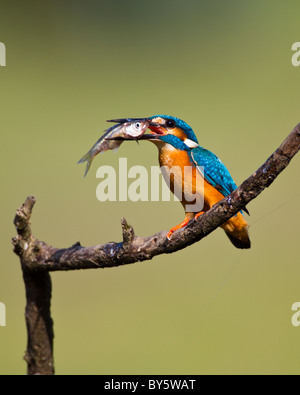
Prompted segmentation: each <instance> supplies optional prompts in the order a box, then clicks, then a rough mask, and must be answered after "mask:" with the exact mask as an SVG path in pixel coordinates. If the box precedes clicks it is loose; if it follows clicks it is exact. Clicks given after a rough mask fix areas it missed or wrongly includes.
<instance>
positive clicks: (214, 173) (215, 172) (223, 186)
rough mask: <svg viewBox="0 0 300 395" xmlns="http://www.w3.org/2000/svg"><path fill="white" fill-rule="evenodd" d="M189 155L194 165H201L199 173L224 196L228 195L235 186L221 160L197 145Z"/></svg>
mask: <svg viewBox="0 0 300 395" xmlns="http://www.w3.org/2000/svg"><path fill="white" fill-rule="evenodd" d="M191 157H192V160H193V162H194V164H195V165H196V166H200V167H203V170H204V171H203V172H202V170H201V169H199V170H200V171H201V174H202V175H203V177H204V178H205V180H206V181H208V182H209V183H210V184H211V185H212V186H213V187H214V188H216V189H217V190H218V191H219V192H221V193H222V195H224V196H228V195H230V194H231V192H233V191H234V190H235V189H236V188H237V186H236V184H235V182H234V181H233V179H232V177H231V175H230V173H229V171H228V170H227V169H226V167H225V165H224V164H223V163H222V162H221V160H220V159H219V158H218V157H217V156H216V155H215V154H213V153H212V152H210V151H208V150H206V149H204V148H202V147H197V148H194V149H193V150H192V151H191Z"/></svg>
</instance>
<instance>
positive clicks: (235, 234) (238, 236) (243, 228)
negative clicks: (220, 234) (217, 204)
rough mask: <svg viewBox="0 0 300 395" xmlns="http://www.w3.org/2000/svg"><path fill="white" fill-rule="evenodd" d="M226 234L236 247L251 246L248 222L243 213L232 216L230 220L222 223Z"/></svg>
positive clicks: (244, 247) (245, 247) (246, 247)
mask: <svg viewBox="0 0 300 395" xmlns="http://www.w3.org/2000/svg"><path fill="white" fill-rule="evenodd" d="M222 228H223V229H224V231H225V233H226V235H227V236H228V238H229V240H230V241H231V243H232V244H233V245H234V246H235V247H236V248H241V249H248V248H251V241H250V237H249V232H248V228H249V226H248V224H247V222H246V221H245V219H244V216H243V215H242V214H241V213H238V214H237V215H236V216H234V217H232V218H230V220H229V221H227V222H225V224H224V225H222Z"/></svg>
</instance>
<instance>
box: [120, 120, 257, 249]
mask: <svg viewBox="0 0 300 395" xmlns="http://www.w3.org/2000/svg"><path fill="white" fill-rule="evenodd" d="M133 120H135V121H147V122H149V130H150V134H145V135H143V136H142V137H141V139H143V140H148V141H150V142H152V143H154V144H155V145H156V146H157V148H158V152H159V163H160V167H161V169H162V172H163V175H164V178H165V179H166V180H167V183H168V186H169V188H170V190H171V191H172V193H173V194H175V196H177V197H178V199H179V200H180V202H181V204H182V206H183V208H184V210H185V218H184V221H183V222H182V223H180V224H179V225H177V226H174V227H173V228H172V229H171V230H170V231H169V232H168V234H167V238H168V239H170V238H171V237H172V234H173V233H174V232H176V231H177V230H179V229H181V228H184V227H185V226H186V225H187V224H188V223H189V222H190V221H191V220H197V218H199V216H200V215H202V214H203V213H205V212H206V211H208V210H210V209H211V208H212V207H213V206H214V205H215V204H216V203H218V202H219V201H220V200H222V199H223V198H224V197H226V196H228V195H230V194H231V192H233V191H234V190H235V189H236V188H237V186H236V184H235V182H234V181H233V178H232V177H231V175H230V173H229V171H228V170H227V168H226V167H225V165H224V164H223V163H222V162H221V160H220V159H219V158H218V157H217V156H216V155H215V154H214V153H212V152H211V151H209V150H207V149H205V148H203V147H201V146H200V145H199V142H198V140H197V137H196V135H195V133H194V131H193V129H192V128H191V127H190V126H189V125H188V124H187V123H186V122H184V121H183V120H181V119H179V118H176V117H173V116H169V115H154V116H151V117H149V118H128V119H118V120H112V122H121V123H125V122H130V121H133ZM186 169H189V171H186ZM183 191H184V193H182V192H183ZM192 201H194V204H191V202H192ZM195 202H196V203H195ZM243 211H245V212H246V213H247V214H249V213H248V211H247V209H246V208H244V210H243ZM221 228H222V229H223V230H224V231H225V233H226V235H227V236H228V238H229V239H230V241H231V242H232V244H233V245H234V246H235V247H237V248H241V249H249V248H250V247H251V241H250V238H249V233H248V228H249V226H248V223H247V222H246V220H245V218H244V214H243V212H239V213H238V214H236V215H235V216H233V217H232V218H231V219H229V220H228V221H227V222H225V223H224V224H223V225H222V226H221Z"/></svg>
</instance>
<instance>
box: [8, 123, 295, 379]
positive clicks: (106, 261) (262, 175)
mask: <svg viewBox="0 0 300 395" xmlns="http://www.w3.org/2000/svg"><path fill="white" fill-rule="evenodd" d="M299 148H300V124H298V125H297V126H296V127H295V129H294V130H293V131H292V133H291V134H290V135H289V136H288V137H287V139H286V140H285V141H284V142H283V143H282V144H281V146H280V147H279V148H278V149H277V150H276V151H275V152H274V153H273V154H272V155H271V156H270V158H269V159H268V160H267V161H266V162H265V163H264V164H263V165H262V166H261V167H260V168H259V169H258V170H257V171H256V172H255V173H254V174H252V175H251V176H250V177H249V178H248V179H247V180H246V181H244V182H243V184H242V185H241V186H240V187H239V188H237V189H236V190H235V191H234V192H233V193H232V194H231V195H229V196H227V197H226V198H224V199H223V200H221V201H220V202H219V203H217V204H216V205H214V206H213V207H212V209H211V210H209V211H208V212H206V213H205V214H203V215H201V216H200V218H199V219H198V220H196V221H195V220H194V221H191V222H190V223H189V224H188V225H187V226H186V227H185V228H184V229H182V230H180V231H177V232H176V233H174V234H173V235H172V238H171V240H170V241H169V240H168V239H167V238H166V235H167V232H159V233H157V234H155V235H153V236H150V237H146V238H143V237H138V236H135V233H134V230H133V228H132V227H131V226H130V225H128V223H127V222H126V220H125V219H124V218H122V232H123V241H122V242H120V243H108V244H104V245H98V246H94V247H82V246H81V245H80V243H79V242H77V243H76V244H74V245H73V246H72V247H70V248H66V249H59V248H54V247H51V246H49V245H48V244H46V243H44V242H42V241H39V240H37V239H36V238H35V237H34V236H33V235H32V232H31V227H30V217H31V214H32V210H33V207H34V205H35V202H36V199H35V198H34V197H33V196H30V197H28V198H27V200H26V202H25V203H24V204H23V205H22V206H21V207H20V208H19V209H18V210H17V214H16V217H15V220H14V224H15V227H16V230H17V236H16V237H15V238H14V239H13V241H12V242H13V246H14V252H15V253H16V254H17V255H18V256H19V257H20V261H21V266H22V270H23V277H24V282H25V289H26V299H27V305H26V323H27V329H28V345H27V352H26V355H25V360H26V361H27V363H28V373H29V374H31V375H32V374H43V375H45V374H54V367H53V322H52V319H51V315H50V301H51V279H50V275H49V272H51V271H61V270H78V269H97V268H106V267H113V266H122V265H126V264H130V263H135V262H138V261H146V260H150V259H152V258H153V257H155V256H157V255H161V254H171V253H173V252H176V251H179V250H181V249H183V248H186V247H188V246H189V245H191V244H193V243H196V242H197V241H200V240H201V239H203V238H204V237H206V236H208V235H209V234H210V233H211V232H213V231H214V230H215V229H216V228H218V227H219V226H221V225H222V224H223V223H224V222H226V221H227V220H228V219H230V218H231V217H232V216H234V215H235V214H236V213H238V212H239V211H240V210H242V209H243V208H245V207H246V206H247V204H248V203H249V202H251V200H253V199H255V198H256V197H257V196H258V195H259V194H260V193H261V192H262V191H263V190H264V189H265V188H267V187H269V186H270V185H271V184H272V182H273V181H274V180H275V178H276V177H277V176H278V175H279V174H280V173H281V172H282V171H283V170H284V169H285V168H286V167H287V166H288V164H289V163H290V161H291V159H292V158H293V157H294V156H295V155H296V154H297V152H298V151H299Z"/></svg>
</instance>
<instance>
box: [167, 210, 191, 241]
mask: <svg viewBox="0 0 300 395" xmlns="http://www.w3.org/2000/svg"><path fill="white" fill-rule="evenodd" d="M189 222H190V218H189V217H187V216H186V217H185V219H184V221H183V222H181V224H179V225H177V226H174V228H172V229H170V231H169V233H168V234H167V239H168V240H171V236H172V234H173V233H174V232H176V230H179V229H182V228H184V227H185V226H186V225H187V224H188V223H189Z"/></svg>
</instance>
